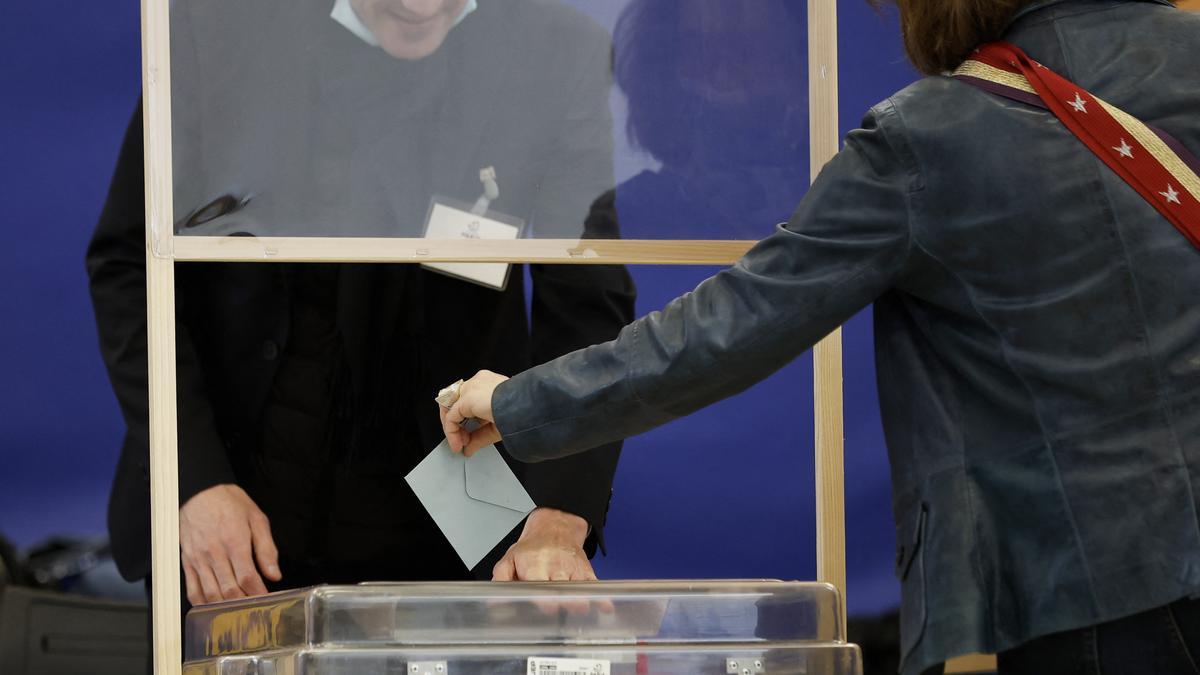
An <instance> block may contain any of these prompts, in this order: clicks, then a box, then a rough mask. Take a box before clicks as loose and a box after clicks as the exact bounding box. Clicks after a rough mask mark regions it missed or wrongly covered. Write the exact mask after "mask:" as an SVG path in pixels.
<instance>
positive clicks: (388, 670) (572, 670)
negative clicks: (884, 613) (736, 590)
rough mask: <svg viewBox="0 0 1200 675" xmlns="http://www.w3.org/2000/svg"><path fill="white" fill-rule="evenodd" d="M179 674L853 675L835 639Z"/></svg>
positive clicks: (265, 660)
mask: <svg viewBox="0 0 1200 675" xmlns="http://www.w3.org/2000/svg"><path fill="white" fill-rule="evenodd" d="M183 672H184V675H284V674H288V675H393V674H395V675H400V674H401V673H404V674H407V675H484V674H486V675H505V674H511V675H519V674H520V675H626V674H628V675H648V674H650V673H653V674H654V675H707V674H709V673H711V674H713V675H859V673H861V672H862V656H861V655H860V653H859V650H858V647H855V646H854V645H846V644H838V643H795V642H794V643H771V644H758V645H756V644H737V643H729V644H721V645H703V646H695V645H688V646H682V645H647V646H642V647H630V646H626V647H617V646H596V647H551V648H541V649H538V648H533V649H531V648H528V647H509V646H497V647H488V648H481V647H456V646H448V647H444V648H411V649H344V648H343V649H300V650H282V651H276V652H268V653H264V654H259V655H249V656H234V657H222V658H214V659H210V660H208V661H204V662H195V663H190V664H188V665H187V666H185V667H184V670H183Z"/></svg>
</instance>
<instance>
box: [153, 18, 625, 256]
mask: <svg viewBox="0 0 1200 675" xmlns="http://www.w3.org/2000/svg"><path fill="white" fill-rule="evenodd" d="M171 24H172V26H171V28H172V76H173V100H174V113H173V114H174V119H173V126H174V153H175V175H176V186H175V189H176V195H175V204H176V210H177V212H176V223H177V230H178V231H179V233H180V234H187V235H228V234H253V235H304V236H307V235H326V236H399V237H420V236H423V235H424V234H425V232H426V230H427V227H428V226H429V225H430V223H429V222H427V220H428V216H429V214H430V212H431V211H432V207H433V205H434V204H435V203H448V202H451V201H452V202H458V203H466V204H471V205H474V206H475V207H477V209H478V210H477V212H476V213H477V215H480V216H485V215H488V214H496V215H498V216H499V215H502V216H505V218H503V219H501V220H505V221H510V220H518V221H521V222H522V223H525V224H527V226H528V227H527V230H526V233H525V234H526V235H527V236H528V235H535V236H540V237H579V236H581V235H582V234H583V224H584V220H585V217H586V214H587V213H588V209H589V207H590V206H591V204H592V203H593V201H595V199H596V198H597V197H598V196H599V195H601V194H603V193H604V192H606V191H608V190H611V188H612V184H613V169H612V151H613V136H612V121H611V114H610V112H609V108H608V99H609V93H610V90H611V74H610V73H611V41H610V39H609V37H608V34H607V32H606V31H605V30H604V29H603V28H601V27H600V26H599V25H597V24H596V23H594V22H593V21H591V20H590V19H588V18H587V17H586V16H585V15H584V14H583V13H581V12H578V11H577V10H574V9H571V8H568V7H566V6H565V5H561V4H558V3H554V2H528V1H517V2H497V1H495V0H490V1H480V2H479V3H478V6H476V3H475V2H474V0H440V1H438V2H420V3H414V2H411V0H409V1H405V0H338V1H337V2H334V1H333V0H328V1H327V2H292V1H288V0H259V1H256V2H243V1H240V0H239V1H236V2H234V1H227V2H197V1H195V0H177V1H176V2H174V3H173V6H172V16H171ZM600 234H601V233H589V236H600ZM610 234H611V233H610ZM464 236H465V235H464Z"/></svg>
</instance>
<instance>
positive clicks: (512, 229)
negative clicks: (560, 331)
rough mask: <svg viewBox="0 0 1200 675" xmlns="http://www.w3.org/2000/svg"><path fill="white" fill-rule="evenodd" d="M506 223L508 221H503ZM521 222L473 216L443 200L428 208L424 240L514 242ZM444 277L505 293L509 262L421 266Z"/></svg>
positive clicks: (492, 214)
mask: <svg viewBox="0 0 1200 675" xmlns="http://www.w3.org/2000/svg"><path fill="white" fill-rule="evenodd" d="M506 221H507V222H506ZM522 225H523V223H522V221H520V220H518V219H515V218H509V217H507V216H504V215H502V214H497V213H492V212H489V213H488V214H487V215H482V216H481V215H476V214H474V213H471V211H469V210H468V209H462V208H457V207H456V206H451V205H450V204H447V203H446V200H442V199H435V200H434V201H433V204H432V205H431V206H430V208H429V220H428V222H427V223H426V225H425V237H426V238H427V239H516V238H517V237H518V236H520V234H521V226H522ZM422 266H423V267H426V268H428V269H431V270H435V271H437V272H441V273H443V274H449V275H450V276H453V277H457V278H459V279H463V280H465V281H470V282H473V283H476V284H480V285H482V286H487V287H488V288H494V289H496V290H501V291H502V290H504V287H505V285H506V284H507V283H508V272H509V268H510V267H511V265H509V264H508V263H458V262H453V263H423V265H422Z"/></svg>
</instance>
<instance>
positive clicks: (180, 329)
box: [87, 105, 234, 518]
mask: <svg viewBox="0 0 1200 675" xmlns="http://www.w3.org/2000/svg"><path fill="white" fill-rule="evenodd" d="M144 173H145V171H144V168H143V141H142V114H141V106H140V105H139V106H138V109H137V111H136V112H135V114H134V116H133V120H132V121H131V122H130V124H129V128H128V130H127V132H126V135H125V140H124V142H123V143H122V145H121V154H120V157H119V159H118V161H117V167H116V171H115V173H114V175H113V180H112V184H111V186H110V188H109V192H108V199H107V201H106V202H105V205H104V210H103V211H102V213H101V215H100V221H99V223H98V224H97V226H96V230H95V233H94V234H93V236H92V240H91V243H90V245H89V246H88V250H87V272H88V279H89V282H90V283H89V285H90V288H91V294H92V304H93V308H94V310H95V314H96V324H97V328H98V332H99V336H100V351H101V355H102V356H103V358H104V363H105V366H107V368H108V375H109V380H110V381H111V382H112V386H113V391H114V392H115V393H116V396H117V401H118V403H119V404H120V406H121V412H122V414H123V416H124V418H125V426H126V440H125V446H124V449H123V450H122V452H123V453H126V454H128V455H132V456H130V457H126V458H124V459H125V461H123V462H122V465H123V466H126V467H130V468H131V469H132V468H135V467H136V468H140V469H141V470H142V471H143V472H145V471H147V469H148V464H149V403H148V399H149V376H148V352H147V347H146V330H147V327H146V323H147V319H146V243H145V242H146V239H145V236H146V235H145V229H146V216H145V190H144V187H143V185H144ZM178 295H179V294H178V293H177V296H178ZM176 363H177V376H176V377H177V384H176V386H177V405H178V422H179V500H180V503H183V502H185V501H187V500H188V499H189V498H191V497H192V496H193V495H195V494H196V493H197V492H200V491H202V490H204V489H206V488H209V487H212V486H214V485H217V484H220V483H232V482H234V477H233V470H232V469H231V468H230V465H229V460H228V457H227V456H226V452H225V446H224V443H223V442H222V441H221V438H220V436H219V435H218V433H217V429H216V425H215V423H214V419H213V413H212V408H211V406H210V404H209V401H208V399H207V397H206V395H205V392H204V380H203V374H202V373H201V371H200V366H199V362H198V360H197V357H196V351H195V349H194V347H193V344H192V340H191V338H190V336H189V334H188V331H187V329H186V327H185V326H184V325H183V324H180V323H178V322H177V324H176ZM146 509H147V511H148V510H149V505H148V504H147V505H146ZM115 515H116V516H117V517H118V518H119V517H129V518H135V517H138V515H137V514H125V515H123V514H115Z"/></svg>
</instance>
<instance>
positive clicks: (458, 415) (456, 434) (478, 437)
mask: <svg viewBox="0 0 1200 675" xmlns="http://www.w3.org/2000/svg"><path fill="white" fill-rule="evenodd" d="M507 379H508V377H507V376H505V375H499V374H497V373H493V372H491V371H490V370H481V371H479V372H478V373H475V377H472V378H471V379H469V380H467V381H466V382H464V383H462V385H461V386H460V387H459V389H458V399H457V400H456V401H454V402H453V403H452V404H451V405H450V407H446V406H445V405H442V406H440V410H439V412H440V413H441V415H442V430H443V431H445V432H446V440H447V441H449V442H450V449H451V450H453V451H454V452H461V453H463V454H465V455H466V456H467V457H470V456H471V455H474V454H475V453H476V451H478V450H479V449H480V448H486V447H487V446H489V445H491V444H492V443H495V442H496V441H498V440H500V431H499V430H498V429H496V424H495V419H494V418H493V417H492V393H493V392H495V391H496V387H498V386H499V385H500V383H501V382H504V381H505V380H507ZM468 420H476V421H478V422H479V427H477V428H475V430H474V431H468V429H467V425H466V422H467V421H468Z"/></svg>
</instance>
